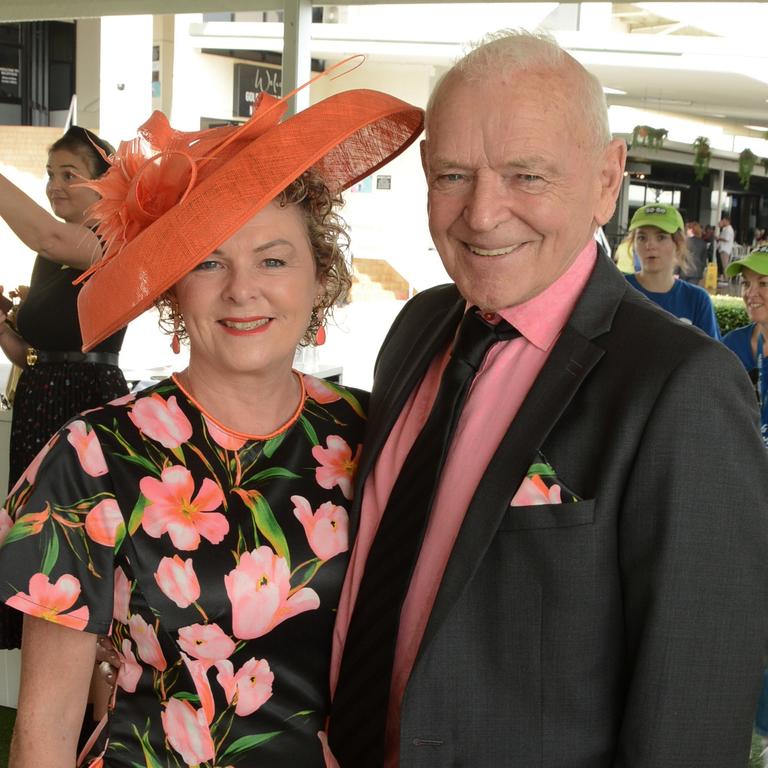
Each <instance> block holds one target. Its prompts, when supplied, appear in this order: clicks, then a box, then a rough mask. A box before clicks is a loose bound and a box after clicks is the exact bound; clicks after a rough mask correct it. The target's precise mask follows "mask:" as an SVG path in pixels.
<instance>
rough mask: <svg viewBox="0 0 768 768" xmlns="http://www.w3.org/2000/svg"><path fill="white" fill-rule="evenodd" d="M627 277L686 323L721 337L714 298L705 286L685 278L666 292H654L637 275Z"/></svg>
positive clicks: (641, 291)
mask: <svg viewBox="0 0 768 768" xmlns="http://www.w3.org/2000/svg"><path fill="white" fill-rule="evenodd" d="M625 277H626V278H627V282H628V283H629V284H630V285H631V286H632V287H633V288H635V289H637V290H638V291H640V293H642V294H643V295H645V296H647V297H648V298H649V299H650V300H651V301H652V302H653V303H654V304H658V305H659V306H660V307H661V308H662V309H666V310H667V312H669V313H670V314H671V315H674V316H675V317H676V318H678V319H679V320H682V321H683V322H684V323H690V324H691V325H695V326H696V327H697V328H701V330H702V331H704V333H706V334H709V335H710V336H711V337H712V338H713V339H718V340H719V339H720V328H719V326H718V325H717V318H716V317H715V309H714V307H713V306H712V299H710V298H709V294H708V293H707V292H706V291H705V290H704V289H703V288H699V286H698V285H693V284H692V283H687V282H686V281H685V280H675V284H674V285H673V286H672V288H671V289H670V290H669V291H667V292H666V293H654V292H652V291H647V290H646V289H645V288H643V286H642V285H640V283H639V281H638V279H637V276H636V275H625Z"/></svg>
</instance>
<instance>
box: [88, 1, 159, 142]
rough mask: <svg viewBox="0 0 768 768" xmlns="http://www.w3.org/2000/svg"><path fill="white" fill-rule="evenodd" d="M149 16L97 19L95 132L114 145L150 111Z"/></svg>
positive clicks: (130, 132) (150, 40)
mask: <svg viewBox="0 0 768 768" xmlns="http://www.w3.org/2000/svg"><path fill="white" fill-rule="evenodd" d="M152 33H153V27H152V16H104V17H103V18H102V20H101V83H100V87H99V96H100V102H101V103H100V110H99V112H100V115H99V134H100V135H101V136H102V137H103V138H105V139H106V140H107V141H110V142H112V144H114V145H115V146H117V144H118V143H119V142H120V141H121V140H122V139H128V138H132V137H133V136H135V135H136V129H137V128H138V127H139V126H140V125H141V124H142V123H143V122H144V121H145V120H146V119H147V118H148V117H149V115H150V113H151V112H152Z"/></svg>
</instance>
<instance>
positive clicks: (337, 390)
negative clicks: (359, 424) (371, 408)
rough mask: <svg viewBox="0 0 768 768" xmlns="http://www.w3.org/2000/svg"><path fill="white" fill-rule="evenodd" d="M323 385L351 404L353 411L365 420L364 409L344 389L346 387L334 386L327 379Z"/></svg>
mask: <svg viewBox="0 0 768 768" xmlns="http://www.w3.org/2000/svg"><path fill="white" fill-rule="evenodd" d="M323 384H324V385H325V386H326V387H328V389H330V390H332V391H333V392H335V393H336V394H337V395H338V396H339V397H340V398H341V399H342V400H344V401H346V402H347V403H349V405H350V407H351V408H352V410H353V411H354V412H355V413H356V414H357V415H358V416H359V417H360V418H361V419H365V418H366V415H365V411H363V407H362V406H361V405H360V403H359V402H358V400H357V398H356V397H355V396H354V395H353V394H352V393H351V392H350V391H349V390H346V389H344V387H342V386H339V385H338V384H334V383H333V382H332V381H328V380H327V379H324V380H323Z"/></svg>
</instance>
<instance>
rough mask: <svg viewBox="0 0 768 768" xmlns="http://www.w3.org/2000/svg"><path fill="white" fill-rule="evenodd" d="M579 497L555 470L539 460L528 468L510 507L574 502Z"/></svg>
mask: <svg viewBox="0 0 768 768" xmlns="http://www.w3.org/2000/svg"><path fill="white" fill-rule="evenodd" d="M579 500H580V499H579V497H578V496H576V495H575V494H574V493H571V492H570V491H568V490H567V489H566V488H565V486H564V485H563V484H562V483H561V482H560V480H559V478H558V477H557V473H556V472H555V470H554V469H553V468H552V467H551V466H550V465H549V464H548V463H547V462H546V461H538V462H536V463H534V464H531V466H530V467H529V468H528V472H526V476H525V478H523V482H522V483H521V484H520V487H519V488H518V489H517V491H516V492H515V495H514V496H513V497H512V501H511V502H510V503H509V506H510V507H530V506H534V505H536V504H572V503H573V502H576V501H579Z"/></svg>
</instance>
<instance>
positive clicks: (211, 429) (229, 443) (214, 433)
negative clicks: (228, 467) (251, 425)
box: [203, 415, 245, 451]
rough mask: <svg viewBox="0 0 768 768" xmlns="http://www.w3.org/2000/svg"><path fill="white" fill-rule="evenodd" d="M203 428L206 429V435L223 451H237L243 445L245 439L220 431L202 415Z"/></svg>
mask: <svg viewBox="0 0 768 768" xmlns="http://www.w3.org/2000/svg"><path fill="white" fill-rule="evenodd" d="M203 420H204V421H205V426H206V427H207V428H208V434H209V435H210V436H211V437H212V438H213V440H214V442H216V443H217V444H218V445H220V446H221V447H222V448H223V449H224V450H225V451H239V450H240V449H241V448H242V447H243V446H244V445H245V438H244V437H238V436H237V435H233V434H232V433H231V432H227V431H226V430H224V429H222V428H221V427H220V426H219V425H218V424H217V423H216V422H215V421H213V420H212V419H209V418H208V417H207V416H206V415H203Z"/></svg>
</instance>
